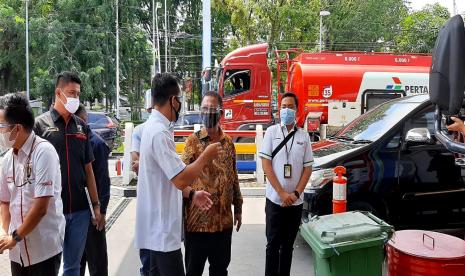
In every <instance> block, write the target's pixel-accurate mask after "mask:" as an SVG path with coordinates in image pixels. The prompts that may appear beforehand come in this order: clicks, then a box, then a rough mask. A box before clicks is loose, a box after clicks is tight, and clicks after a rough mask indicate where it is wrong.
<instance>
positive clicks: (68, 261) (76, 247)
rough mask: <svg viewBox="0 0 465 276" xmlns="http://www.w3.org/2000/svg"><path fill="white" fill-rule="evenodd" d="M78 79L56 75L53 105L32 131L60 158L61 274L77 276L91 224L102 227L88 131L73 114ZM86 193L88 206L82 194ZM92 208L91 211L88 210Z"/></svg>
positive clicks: (103, 226)
mask: <svg viewBox="0 0 465 276" xmlns="http://www.w3.org/2000/svg"><path fill="white" fill-rule="evenodd" d="M80 93H81V80H80V79H79V77H78V76H77V75H76V74H74V73H71V72H64V73H62V74H60V75H58V77H57V80H56V84H55V103H54V105H53V107H52V108H51V109H50V111H48V112H45V113H44V114H42V115H40V116H39V117H37V118H36V122H35V126H34V131H35V133H36V134H37V135H39V136H41V137H42V138H44V139H46V140H48V141H49V142H50V143H51V144H52V145H53V146H54V147H55V149H56V151H57V153H58V156H59V157H60V167H61V182H62V183H63V184H62V188H63V191H62V193H61V198H62V200H63V212H64V214H65V219H66V230H65V240H64V244H63V274H64V275H65V276H79V274H80V267H81V265H80V264H81V259H82V254H83V253H84V248H85V245H86V239H87V230H88V228H89V223H90V221H91V212H92V211H93V213H94V216H95V218H94V219H93V220H92V223H94V225H96V227H97V229H98V230H102V229H104V228H105V221H104V220H102V217H101V215H100V202H99V199H98V195H97V188H96V184H95V178H94V172H93V170H92V161H94V155H93V153H92V146H91V144H90V136H89V135H90V130H89V127H88V126H87V125H86V123H85V122H84V121H83V120H81V119H80V118H79V117H77V116H76V115H74V112H76V110H77V109H78V107H79V95H80ZM86 190H88V193H89V197H90V201H91V205H92V206H91V207H90V206H89V203H88V200H87V196H86V193H87V191H86ZM91 208H92V209H91Z"/></svg>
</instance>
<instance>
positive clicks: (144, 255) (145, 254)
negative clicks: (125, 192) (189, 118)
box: [131, 90, 152, 276]
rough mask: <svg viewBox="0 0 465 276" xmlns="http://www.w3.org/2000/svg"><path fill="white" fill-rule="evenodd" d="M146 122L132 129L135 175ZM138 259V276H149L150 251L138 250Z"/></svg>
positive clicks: (148, 106) (149, 109)
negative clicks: (139, 264)
mask: <svg viewBox="0 0 465 276" xmlns="http://www.w3.org/2000/svg"><path fill="white" fill-rule="evenodd" d="M151 93H152V91H151V90H147V91H146V92H145V110H147V112H148V113H149V114H151V113H152V95H151ZM147 120H148V119H147ZM146 123H147V122H144V123H142V124H140V125H138V126H136V127H135V128H134V131H133V132H132V144H131V168H132V170H133V171H134V172H135V173H139V155H140V141H141V139H142V133H143V131H144V126H145V124H146ZM139 258H140V262H141V264H142V267H141V268H140V275H141V276H145V275H149V269H150V250H148V249H145V248H141V249H139Z"/></svg>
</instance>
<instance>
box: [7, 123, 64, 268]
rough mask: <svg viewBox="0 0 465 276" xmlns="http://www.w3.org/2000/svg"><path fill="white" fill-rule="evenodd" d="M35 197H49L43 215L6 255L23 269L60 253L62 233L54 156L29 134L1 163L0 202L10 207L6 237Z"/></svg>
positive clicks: (57, 165)
mask: <svg viewBox="0 0 465 276" xmlns="http://www.w3.org/2000/svg"><path fill="white" fill-rule="evenodd" d="M13 166H14V167H13ZM39 197H50V202H49V205H48V208H47V213H46V215H45V216H44V217H42V219H41V220H40V222H39V224H38V225H37V226H36V227H35V228H34V230H32V231H31V232H30V233H29V234H28V235H26V236H25V237H24V238H23V240H22V241H21V242H19V243H17V244H16V246H15V247H14V248H12V249H11V250H10V252H9V253H10V260H11V261H13V262H16V263H18V264H21V265H22V266H25V267H27V266H31V265H34V264H37V263H40V262H43V261H45V260H47V259H49V258H51V257H53V256H55V255H57V254H59V253H61V252H62V251H63V239H64V234H65V217H64V215H63V204H62V201H61V174H60V161H59V159H58V154H57V152H56V150H55V148H54V147H53V146H52V144H50V143H49V142H48V141H46V140H44V139H42V138H40V137H39V136H37V135H35V134H34V132H32V133H31V135H29V137H28V139H27V140H26V142H25V143H24V145H23V146H22V147H21V149H20V150H19V151H18V152H17V153H16V154H15V153H14V152H13V150H12V149H10V150H9V151H8V152H7V153H6V154H5V157H4V158H3V161H2V169H1V174H0V201H2V202H8V203H9V204H10V216H11V221H10V225H9V230H8V231H9V234H11V233H12V232H13V231H14V230H16V229H18V228H19V227H20V226H21V224H23V222H24V220H25V218H26V216H27V215H28V212H29V211H30V210H31V208H32V206H33V204H34V199H36V198H39Z"/></svg>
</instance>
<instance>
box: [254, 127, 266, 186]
mask: <svg viewBox="0 0 465 276" xmlns="http://www.w3.org/2000/svg"><path fill="white" fill-rule="evenodd" d="M255 132H256V136H255V145H256V147H257V152H256V154H255V159H256V163H257V169H256V171H255V176H256V177H257V183H258V184H265V173H264V172H263V167H262V159H261V158H260V157H258V152H259V151H260V148H261V147H262V143H263V126H262V125H257V126H256V128H255Z"/></svg>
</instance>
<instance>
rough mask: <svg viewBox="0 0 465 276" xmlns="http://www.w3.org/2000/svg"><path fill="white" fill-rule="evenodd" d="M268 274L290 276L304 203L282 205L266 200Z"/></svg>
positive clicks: (271, 275)
mask: <svg viewBox="0 0 465 276" xmlns="http://www.w3.org/2000/svg"><path fill="white" fill-rule="evenodd" d="M265 213H266V239H267V244H266V264H265V275H266V276H289V275H290V273H291V263H292V251H293V250H294V241H295V237H296V235H297V232H298V231H299V226H300V220H301V217H302V204H300V205H297V206H290V207H281V206H280V205H277V204H274V203H273V202H271V201H270V200H268V199H267V200H266V207H265Z"/></svg>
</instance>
